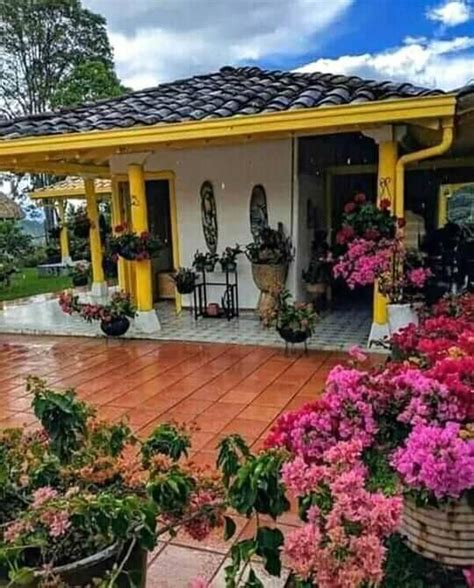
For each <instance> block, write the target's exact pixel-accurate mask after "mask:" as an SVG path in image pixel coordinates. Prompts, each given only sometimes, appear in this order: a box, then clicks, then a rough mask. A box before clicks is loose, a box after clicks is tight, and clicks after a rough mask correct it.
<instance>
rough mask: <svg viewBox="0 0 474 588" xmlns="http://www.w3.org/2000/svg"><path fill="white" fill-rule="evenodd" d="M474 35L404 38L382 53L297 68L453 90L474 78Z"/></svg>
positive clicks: (349, 57)
mask: <svg viewBox="0 0 474 588" xmlns="http://www.w3.org/2000/svg"><path fill="white" fill-rule="evenodd" d="M472 48H474V37H457V38H453V39H450V40H436V39H431V40H429V41H426V42H423V41H420V40H418V39H410V38H408V39H405V44H404V45H401V46H399V47H395V48H392V49H388V50H386V51H382V52H380V53H364V54H361V55H342V56H341V57H338V58H336V59H317V60H316V61H313V62H312V63H308V64H307V65H304V66H302V67H300V68H299V69H298V71H302V72H316V71H319V72H324V73H338V74H346V75H358V76H361V77H363V78H375V79H384V80H387V79H390V80H393V81H410V82H412V83H414V84H418V85H420V86H427V87H439V88H443V89H446V90H452V89H454V88H458V87H460V86H463V85H464V84H466V83H467V82H468V81H472V79H473V77H474V68H473V63H474V56H473V54H472V52H470V51H469V49H472Z"/></svg>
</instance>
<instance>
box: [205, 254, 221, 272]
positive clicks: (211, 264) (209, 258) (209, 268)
mask: <svg viewBox="0 0 474 588" xmlns="http://www.w3.org/2000/svg"><path fill="white" fill-rule="evenodd" d="M217 259H218V257H217V254H216V253H211V252H210V251H208V252H207V253H206V259H205V261H204V269H205V270H206V272H213V271H214V269H215V267H216V263H217Z"/></svg>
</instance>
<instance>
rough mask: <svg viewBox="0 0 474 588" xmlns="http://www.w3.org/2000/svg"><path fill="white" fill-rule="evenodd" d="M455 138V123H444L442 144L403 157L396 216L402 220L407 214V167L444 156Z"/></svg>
mask: <svg viewBox="0 0 474 588" xmlns="http://www.w3.org/2000/svg"><path fill="white" fill-rule="evenodd" d="M453 138H454V121H453V119H451V120H449V121H443V137H442V139H441V143H439V144H438V145H434V146H433V147H428V148H427V149H421V150H420V151H415V152H414V153H407V154H406V155H402V157H400V158H399V160H398V161H397V166H396V172H395V174H396V176H395V177H396V179H395V215H396V216H397V217H399V218H402V217H403V216H404V214H405V166H406V165H408V164H410V163H414V162H418V161H422V160H423V159H430V158H431V157H437V156H438V155H443V153H446V151H448V149H450V147H451V145H452V144H453Z"/></svg>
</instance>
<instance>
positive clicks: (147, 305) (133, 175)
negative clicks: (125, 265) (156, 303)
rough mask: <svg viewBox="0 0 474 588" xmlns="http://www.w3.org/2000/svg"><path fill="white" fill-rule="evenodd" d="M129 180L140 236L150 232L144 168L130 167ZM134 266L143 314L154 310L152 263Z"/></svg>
mask: <svg viewBox="0 0 474 588" xmlns="http://www.w3.org/2000/svg"><path fill="white" fill-rule="evenodd" d="M128 178H129V184H130V203H131V213H132V228H133V230H134V231H135V232H136V233H138V234H140V233H142V232H143V231H148V212H147V202H146V192H145V174H144V171H143V167H142V166H141V165H138V164H131V165H129V166H128ZM134 265H135V279H136V292H137V294H136V296H137V308H138V310H139V311H141V312H147V311H150V310H153V287H152V276H151V261H150V260H149V259H144V260H142V261H135V262H134Z"/></svg>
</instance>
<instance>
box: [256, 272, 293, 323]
mask: <svg viewBox="0 0 474 588" xmlns="http://www.w3.org/2000/svg"><path fill="white" fill-rule="evenodd" d="M287 273H288V265H287V264H286V263H281V264H278V265H270V264H260V263H252V276H253V280H254V282H255V285H256V286H257V288H258V289H259V290H260V297H259V299H258V304H257V311H258V313H259V315H260V316H263V315H264V314H265V313H266V312H267V311H268V310H272V309H273V308H274V307H275V305H276V300H275V297H274V295H273V294H272V292H273V291H275V290H281V289H283V287H284V286H285V282H286V276H287Z"/></svg>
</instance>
